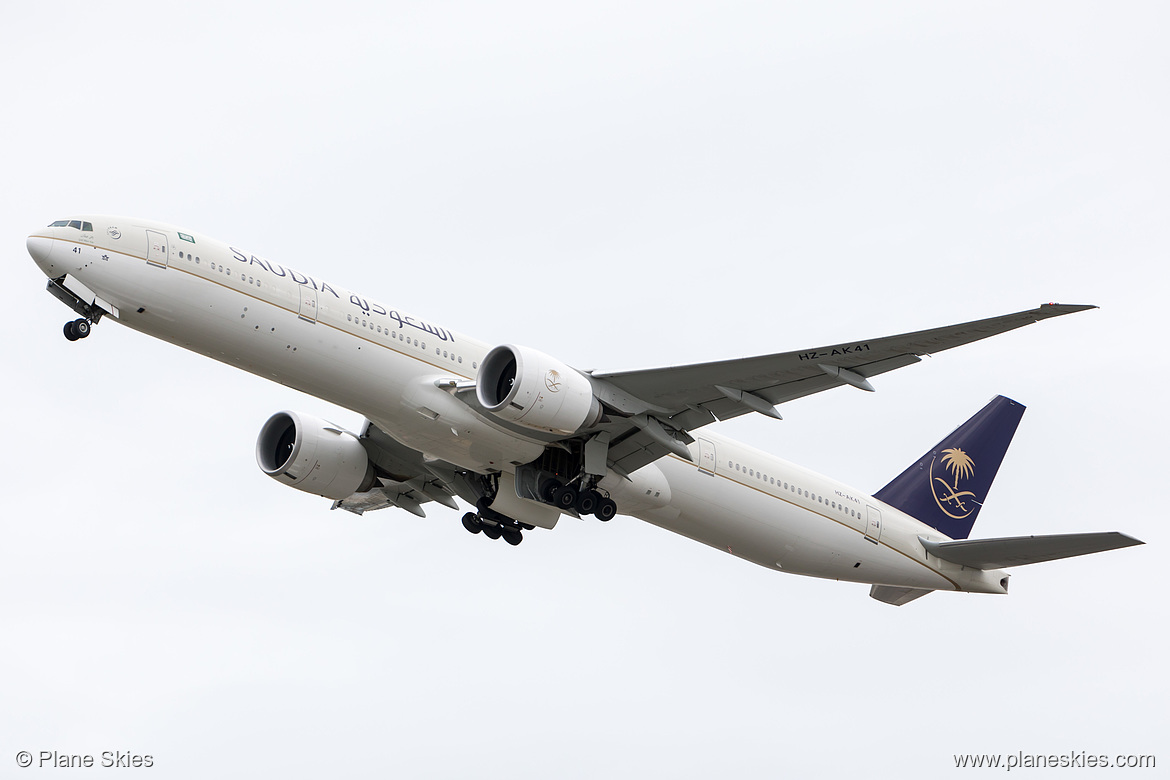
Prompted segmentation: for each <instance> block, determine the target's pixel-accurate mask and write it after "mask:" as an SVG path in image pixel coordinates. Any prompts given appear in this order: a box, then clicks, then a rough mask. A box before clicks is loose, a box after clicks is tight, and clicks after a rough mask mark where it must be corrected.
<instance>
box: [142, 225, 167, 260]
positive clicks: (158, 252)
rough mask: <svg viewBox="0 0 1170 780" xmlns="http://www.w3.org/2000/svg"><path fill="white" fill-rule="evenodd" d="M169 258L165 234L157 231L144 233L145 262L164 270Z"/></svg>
mask: <svg viewBox="0 0 1170 780" xmlns="http://www.w3.org/2000/svg"><path fill="white" fill-rule="evenodd" d="M169 256H170V255H169V254H168V251H167V237H166V234H165V233H159V232H158V231H157V230H148V231H146V262H148V263H150V264H151V265H157V266H158V267H159V268H166V267H167V258H168V257H169Z"/></svg>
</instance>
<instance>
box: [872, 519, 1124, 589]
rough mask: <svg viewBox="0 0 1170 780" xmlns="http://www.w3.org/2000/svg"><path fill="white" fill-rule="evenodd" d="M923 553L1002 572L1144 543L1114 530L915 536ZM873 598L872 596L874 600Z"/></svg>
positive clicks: (963, 564)
mask: <svg viewBox="0 0 1170 780" xmlns="http://www.w3.org/2000/svg"><path fill="white" fill-rule="evenodd" d="M918 539H919V541H921V542H922V546H923V547H925V548H926V551H927V552H928V553H930V554H931V555H933V556H935V557H936V558H941V559H942V560H944V561H950V562H951V563H957V564H959V565H961V566H968V567H970V568H972V569H1005V568H1007V567H1009V566H1023V565H1024V564H1027V563H1042V562H1044V561H1055V560H1058V559H1060V558H1073V557H1075V556H1077V555H1088V554H1089V553H1095V552H1105V551H1106V550H1117V549H1120V548H1122V547H1132V546H1133V545H1135V544H1145V542H1143V541H1141V540H1139V539H1134V538H1133V537H1132V536H1126V535H1125V534H1123V533H1119V532H1117V531H1105V532H1101V533H1092V534H1055V535H1053V536H1011V537H1004V538H1001V539H962V540H960V541H956V542H932V541H930V540H928V539H923V538H922V537H921V536H920V537H918ZM875 598H876V597H875Z"/></svg>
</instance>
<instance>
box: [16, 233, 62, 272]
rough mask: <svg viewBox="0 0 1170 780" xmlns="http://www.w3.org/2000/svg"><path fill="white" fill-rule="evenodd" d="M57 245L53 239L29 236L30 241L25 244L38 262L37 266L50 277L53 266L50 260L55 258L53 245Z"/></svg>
mask: <svg viewBox="0 0 1170 780" xmlns="http://www.w3.org/2000/svg"><path fill="white" fill-rule="evenodd" d="M56 243H57V242H56V241H54V240H53V239H51V238H45V237H44V236H29V237H28V240H27V241H25V243H24V245H25V246H26V247H27V248H28V253H29V254H30V255H31V256H32V259H33V260H34V261H36V264H37V265H38V266H40V268H41V270H42V271H44V272H45V273H46V274H49V275H50V276H52V273H51V272H50V269H51V268H52V266H53V264H52V262H51V261H50V258H52V256H53V245H54V244H56Z"/></svg>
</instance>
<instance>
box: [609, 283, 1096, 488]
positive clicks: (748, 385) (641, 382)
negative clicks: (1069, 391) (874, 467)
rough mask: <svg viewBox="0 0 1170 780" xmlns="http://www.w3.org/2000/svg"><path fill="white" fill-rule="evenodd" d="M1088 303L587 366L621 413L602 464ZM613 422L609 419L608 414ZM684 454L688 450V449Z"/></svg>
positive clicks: (678, 446) (676, 445)
mask: <svg viewBox="0 0 1170 780" xmlns="http://www.w3.org/2000/svg"><path fill="white" fill-rule="evenodd" d="M1095 308H1097V307H1095V306H1082V305H1070V304H1056V303H1048V304H1044V305H1043V306H1040V307H1039V308H1036V309H1029V310H1027V311H1021V312H1016V313H1015V314H1006V315H1003V316H1000V317H991V318H988V319H983V320H975V321H973V322H964V323H961V324H959V325H948V326H946V327H942V328H932V329H930V330H920V331H916V332H914V333H903V334H901V335H898V336H884V337H881V338H872V339H858V340H856V341H850V342H845V343H841V344H833V345H830V346H826V347H816V348H814V349H805V350H799V351H796V352H781V353H779V354H775V355H763V356H761V357H751V358H742V359H739V360H724V361H719V362H716V363H697V364H694V365H687V366H673V367H668V368H652V369H644V370H639V371H622V372H614V373H594V374H592V375H591V376H592V377H593V379H594V380H596V382H595V387H596V388H597V390H598V394H599V397H600V399H601V400H602V401H603V402H605V403H606V404H607V406H609V407H610V408H612V409H615V410H618V411H619V412H622V413H624V414H626V415H628V416H627V417H626V419H625V420H624V422H623V424H619V425H611V426H609V428H610V431H609V433H610V446H609V456H608V459H609V461H610V465H612V466H617V468H618V471H619V472H625V473H627V474H628V473H630V472H633V471H635V470H636V469H639V468H641V467H642V466H644V465H646V464H647V463H650V462H652V461H654V460H656V459H658V458H660V457H662V456H663V455H665V454H666V453H667V452H675V453H678V454H680V455H682V454H684V453H685V451H686V449H685V444H688V443H690V442H692V441H693V439H692V438H691V437H690V436H689V435H688V434H687V431H689V430H693V429H695V428H698V427H700V426H703V425H706V424H708V423H711V422H714V421H715V420H726V419H729V418H731V417H737V416H739V415H741V414H747V413H748V412H753V411H755V412H760V413H763V414H768V415H770V416H773V417H779V415H778V414H777V413H776V412H775V409H774V408H773V407H774V406H775V405H777V404H781V403H784V402H785V401H791V400H793V399H795V398H801V397H803V396H806V395H811V394H813V393H819V392H821V391H822V390H828V389H830V388H834V387H840V386H842V385H852V386H854V387H858V388H861V389H863V390H873V386H872V385H870V383H869V379H870V378H872V377H875V376H878V375H879V374H884V373H885V372H887V371H892V370H894V369H896V368H902V367H903V366H908V365H911V364H913V363H917V362H918V361H919V360H921V356H922V355H931V354H934V353H936V352H942V351H943V350H946V349H951V348H952V347H958V346H962V345H963V344H970V343H971V342H973V341H979V340H980V339H985V338H987V337H989V336H995V335H998V334H1000V333H1006V332H1007V331H1009V330H1015V329H1016V328H1021V327H1023V326H1025V325H1030V324H1032V323H1033V322H1039V321H1040V320H1045V319H1048V318H1050V317H1059V316H1062V315H1065V314H1072V313H1074V312H1079V311H1084V310H1086V309H1095ZM615 422H617V421H616V420H615ZM688 457H689V456H688Z"/></svg>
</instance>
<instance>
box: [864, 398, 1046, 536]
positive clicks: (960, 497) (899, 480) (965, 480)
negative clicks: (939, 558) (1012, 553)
mask: <svg viewBox="0 0 1170 780" xmlns="http://www.w3.org/2000/svg"><path fill="white" fill-rule="evenodd" d="M1023 416H1024V406H1023V405H1022V404H1018V403H1016V402H1015V401H1013V400H1012V399H1010V398H1006V397H1004V396H1002V395H998V396H996V397H995V398H993V399H992V400H991V403H989V404H987V406H985V407H983V408H982V409H980V410H979V412H978V413H976V415H975V416H974V417H972V418H971V419H970V420H968V421H967V422H965V423H963V424H962V425H960V426H959V427H958V428H956V429H955V430H954V431H953V432H952V433H951V434H950V435H949V436H947V437H946V438H944V439H943V440H942V441H940V442H939V443H938V444H936V445H935V446H934V447H933V448H932V449H931V450H930V451H929V452H927V453H926V454H925V455H923V456H922V457H921V458H920V459H919V460H918V462H917V463H915V464H914V465H912V466H910V468H908V469H906V470H905V471H903V472H902V473H901V474H899V475H898V476H897V477H896V478H895V479H894V481H893V482H891V483H890V484H888V485H886V486H885V487H884V488H882V489H881V490H879V491H878V492H877V493H875V494H874V497H875V498H877V499H879V500H881V501H884V502H886V503H887V504H889V505H890V506H892V507H894V508H896V509H900V510H902V511H903V512H905V513H906V514H908V515H910V516H911V517H914V518H915V519H918V520H921V521H922V522H924V523H926V524H927V525H929V526H931V527H932V528H936V529H938V530H939V531H941V532H942V533H944V534H946V535H947V536H949V537H951V538H952V539H966V538H967V537H968V536H970V535H971V528H972V526H974V525H975V518H976V517H977V516H978V515H979V509H980V508H981V507H982V506H983V502H984V500H986V498H987V491H988V490H990V489H991V482H992V480H994V479H995V475H996V472H998V471H999V464H1000V463H1002V462H1003V456H1004V453H1006V452H1007V448H1008V445H1009V444H1011V443H1012V436H1013V435H1014V434H1015V432H1016V426H1018V425H1019V424H1020V418H1021V417H1023Z"/></svg>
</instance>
